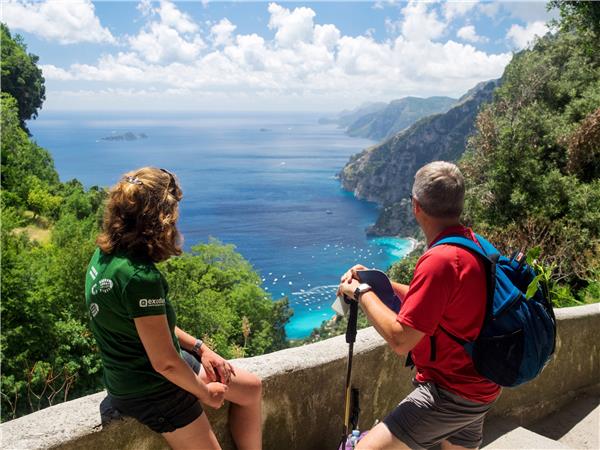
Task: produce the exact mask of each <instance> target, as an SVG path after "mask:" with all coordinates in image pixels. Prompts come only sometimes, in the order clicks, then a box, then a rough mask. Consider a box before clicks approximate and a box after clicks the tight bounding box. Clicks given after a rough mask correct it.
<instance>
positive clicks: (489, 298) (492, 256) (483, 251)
mask: <svg viewBox="0 0 600 450" xmlns="http://www.w3.org/2000/svg"><path fill="white" fill-rule="evenodd" d="M475 238H476V239H477V242H473V241H472V240H471V239H468V238H466V237H464V236H448V237H445V238H442V239H440V240H439V241H437V242H436V243H435V244H433V245H432V247H437V246H438V245H443V244H449V245H455V246H457V247H461V248H464V249H466V250H470V251H471V252H473V253H474V254H476V255H478V256H479V257H480V259H481V260H482V261H483V262H484V266H485V272H486V313H485V319H484V325H485V323H487V322H488V321H489V320H490V317H491V315H492V311H493V303H494V291H495V290H496V263H497V262H498V258H499V257H500V254H499V253H498V251H497V250H496V249H495V247H494V246H493V245H492V244H490V243H489V242H488V241H487V240H485V239H484V238H483V237H481V236H480V235H478V234H476V235H475ZM443 331H444V332H445V333H446V334H448V335H450V336H451V337H453V338H454V337H455V336H453V335H452V334H451V333H449V332H448V331H446V330H443ZM455 340H456V339H455Z"/></svg>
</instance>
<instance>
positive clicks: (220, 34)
mask: <svg viewBox="0 0 600 450" xmlns="http://www.w3.org/2000/svg"><path fill="white" fill-rule="evenodd" d="M236 28H237V27H236V26H235V25H234V24H232V23H231V22H230V21H229V19H221V21H220V22H219V23H217V24H215V25H213V26H212V27H211V29H210V34H211V35H212V38H213V44H214V45H215V46H219V45H227V44H230V43H231V35H232V34H233V32H234V31H235V29H236Z"/></svg>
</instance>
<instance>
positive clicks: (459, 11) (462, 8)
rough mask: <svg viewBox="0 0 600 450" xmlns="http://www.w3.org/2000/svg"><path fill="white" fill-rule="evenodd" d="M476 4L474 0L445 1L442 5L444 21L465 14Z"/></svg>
mask: <svg viewBox="0 0 600 450" xmlns="http://www.w3.org/2000/svg"><path fill="white" fill-rule="evenodd" d="M476 6H478V2H477V1H476V0H471V1H447V2H445V3H444V6H443V7H442V9H443V12H444V17H445V18H446V21H448V22H450V21H452V20H454V19H455V18H457V17H462V16H464V15H466V14H467V13H468V12H469V11H471V10H472V9H473V8H475V7H476Z"/></svg>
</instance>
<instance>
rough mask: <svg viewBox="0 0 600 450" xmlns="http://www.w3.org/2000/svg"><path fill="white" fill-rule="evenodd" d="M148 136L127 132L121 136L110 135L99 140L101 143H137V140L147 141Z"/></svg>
mask: <svg viewBox="0 0 600 450" xmlns="http://www.w3.org/2000/svg"><path fill="white" fill-rule="evenodd" d="M147 138H148V136H147V135H146V134H145V133H139V134H135V133H132V132H131V131H127V132H126V133H122V134H111V135H110V136H105V137H103V138H100V139H101V140H103V141H137V140H138V139H147Z"/></svg>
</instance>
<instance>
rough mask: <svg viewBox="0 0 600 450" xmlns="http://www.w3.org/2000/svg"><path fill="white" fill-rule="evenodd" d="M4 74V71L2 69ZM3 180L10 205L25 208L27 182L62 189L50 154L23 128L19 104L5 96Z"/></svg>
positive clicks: (3, 112)
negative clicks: (31, 181)
mask: <svg viewBox="0 0 600 450" xmlns="http://www.w3.org/2000/svg"><path fill="white" fill-rule="evenodd" d="M2 70H4V69H2ZM1 98H2V117H1V120H2V142H1V145H2V152H1V155H0V156H1V174H0V176H1V179H2V190H3V192H10V193H12V195H11V196H10V200H7V201H6V203H7V204H8V205H10V204H14V203H16V204H18V205H20V206H24V205H25V204H26V203H27V198H28V195H29V186H28V184H27V183H26V182H25V180H26V179H27V178H28V177H30V176H34V177H36V178H37V179H38V180H40V181H41V182H43V183H44V184H46V185H47V186H49V188H50V189H54V188H56V187H57V186H58V184H59V182H58V173H57V172H56V169H55V168H54V161H53V160H52V157H51V156H50V153H49V152H48V151H47V150H45V149H43V148H41V147H40V146H38V145H37V144H35V143H34V142H32V141H31V139H30V138H29V136H28V135H27V133H25V131H23V129H21V127H20V125H19V112H18V106H17V100H15V99H14V98H13V97H12V96H11V95H10V94H7V93H4V92H2V94H1Z"/></svg>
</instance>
